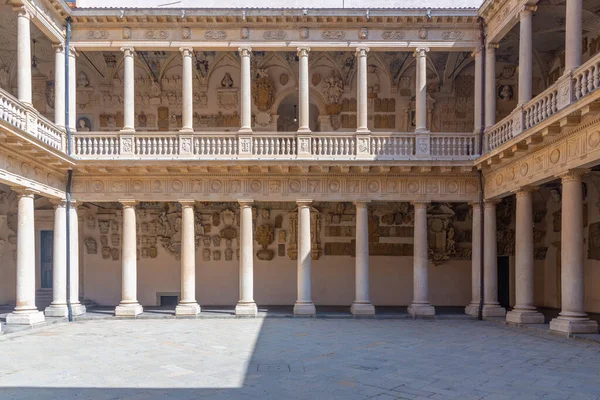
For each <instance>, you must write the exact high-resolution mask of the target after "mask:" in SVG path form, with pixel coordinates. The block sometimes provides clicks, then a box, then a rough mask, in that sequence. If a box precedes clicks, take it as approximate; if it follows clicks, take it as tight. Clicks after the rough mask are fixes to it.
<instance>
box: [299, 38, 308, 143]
mask: <svg viewBox="0 0 600 400" xmlns="http://www.w3.org/2000/svg"><path fill="white" fill-rule="evenodd" d="M309 51H310V49H309V48H306V47H302V48H298V57H299V61H298V63H299V71H300V76H299V79H298V82H299V87H298V92H299V96H300V97H299V100H298V132H310V123H309V121H310V116H309V108H310V98H309V87H308V85H309V79H308V53H309Z"/></svg>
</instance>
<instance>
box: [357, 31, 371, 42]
mask: <svg viewBox="0 0 600 400" xmlns="http://www.w3.org/2000/svg"><path fill="white" fill-rule="evenodd" d="M368 37H369V31H368V30H367V28H360V30H359V31H358V38H359V39H361V40H365V39H367V38H368Z"/></svg>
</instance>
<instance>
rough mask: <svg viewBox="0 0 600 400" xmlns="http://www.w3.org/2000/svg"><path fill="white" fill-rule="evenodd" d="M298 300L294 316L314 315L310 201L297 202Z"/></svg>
mask: <svg viewBox="0 0 600 400" xmlns="http://www.w3.org/2000/svg"><path fill="white" fill-rule="evenodd" d="M296 204H298V300H296V304H294V315H308V316H314V315H316V313H317V312H316V309H315V304H314V303H313V301H312V294H311V262H312V250H311V239H310V205H311V204H312V200H298V201H296Z"/></svg>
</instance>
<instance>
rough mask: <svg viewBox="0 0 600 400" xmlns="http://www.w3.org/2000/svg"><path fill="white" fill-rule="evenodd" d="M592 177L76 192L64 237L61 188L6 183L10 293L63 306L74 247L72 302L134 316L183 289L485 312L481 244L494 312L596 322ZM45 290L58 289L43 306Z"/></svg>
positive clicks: (311, 304) (224, 301)
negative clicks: (250, 193) (451, 189)
mask: <svg viewBox="0 0 600 400" xmlns="http://www.w3.org/2000/svg"><path fill="white" fill-rule="evenodd" d="M595 182H596V175H595V172H590V173H586V174H584V173H579V172H573V173H569V174H566V175H564V176H562V177H561V178H560V179H559V180H555V181H552V182H549V183H547V184H544V185H543V186H541V187H537V188H531V187H526V188H522V189H521V190H519V191H518V192H517V193H516V194H515V195H512V196H510V197H509V198H506V199H503V200H502V201H497V200H494V201H486V202H484V203H483V207H481V205H480V204H479V203H442V202H419V201H414V202H412V203H406V202H403V203H400V202H398V203H395V202H382V201H368V200H364V201H355V202H353V203H349V202H348V203H343V202H335V203H334V202H331V203H327V202H322V201H311V200H310V199H298V200H296V201H286V202H264V201H254V200H252V199H239V200H238V201H237V202H231V201H230V202H221V203H218V202H203V201H200V200H194V199H181V200H180V201H178V202H169V203H165V202H147V201H142V202H140V201H137V200H136V199H135V198H131V199H127V200H123V199H122V200H120V201H115V202H103V203H91V202H83V203H77V202H73V203H71V204H70V205H69V211H68V215H69V220H70V227H71V229H70V230H69V236H70V237H69V239H67V237H66V235H67V232H66V219H67V207H66V204H65V203H64V202H54V203H50V202H49V201H48V200H46V199H44V198H42V197H39V196H38V195H36V194H35V193H32V192H28V191H19V190H18V189H7V190H8V191H7V192H6V193H7V194H6V196H5V197H4V200H5V201H4V206H5V210H4V212H5V218H4V220H5V222H6V223H5V224H4V225H5V226H3V227H2V229H3V230H4V231H3V232H1V233H0V234H2V235H3V236H4V239H3V241H4V243H5V244H6V245H5V246H4V247H3V254H2V260H3V261H2V268H1V269H0V272H1V273H2V275H3V277H4V279H2V293H0V296H1V300H0V303H1V304H14V305H15V307H14V311H13V312H12V313H10V314H9V315H8V316H7V317H6V323H7V324H35V323H37V322H41V321H42V320H43V319H44V314H45V315H47V316H60V315H65V312H66V295H67V290H66V288H67V282H66V276H67V274H66V268H67V257H69V258H70V263H69V264H70V271H71V274H70V278H71V281H70V283H69V285H70V292H71V295H70V296H71V303H72V304H73V305H74V307H73V310H74V313H75V314H82V313H85V311H86V309H85V306H84V305H83V303H85V304H87V305H98V306H104V307H106V306H114V313H115V315H117V316H135V315H138V314H139V313H141V312H142V311H143V306H159V305H161V304H163V303H166V302H168V301H169V300H174V301H175V303H176V304H177V305H176V306H174V307H173V312H174V313H175V314H176V315H178V316H190V315H197V314H198V313H199V312H201V309H202V306H203V305H205V306H219V305H220V306H227V305H230V306H231V307H233V306H234V305H235V312H236V314H237V315H251V316H252V315H256V313H257V306H256V304H259V305H290V306H291V305H293V307H294V309H293V310H294V313H295V314H296V315H314V314H315V312H316V308H315V305H317V306H318V305H328V306H346V307H348V308H349V309H350V310H351V312H352V313H353V314H355V315H372V314H373V313H374V312H375V308H374V306H408V312H409V313H410V314H411V315H413V316H433V315H435V306H463V307H466V309H465V311H466V313H467V314H471V315H476V313H477V310H478V305H479V294H480V286H479V282H480V265H481V261H480V260H481V251H482V249H484V251H483V266H484V268H483V270H484V278H485V279H484V301H483V304H484V305H483V315H484V317H498V316H502V317H503V316H505V315H506V319H507V320H508V321H510V322H516V323H538V322H540V321H543V316H542V315H541V314H540V313H538V312H537V310H536V307H554V308H560V309H561V314H560V316H559V317H558V318H556V319H555V320H553V321H552V323H551V326H550V327H551V329H553V330H557V331H561V332H571V333H574V332H597V325H596V323H595V322H593V321H590V320H589V319H588V318H587V314H586V313H587V312H598V311H600V299H599V298H598V297H597V296H598V295H597V290H595V287H596V286H597V283H598V279H597V276H596V273H597V272H596V270H597V268H598V265H597V264H598V260H597V259H598V258H599V257H598V255H597V254H596V250H595V248H596V246H595V243H596V242H597V240H598V239H597V238H598V232H597V227H598V224H597V223H596V222H595V221H600V209H599V208H598V207H597V203H598V200H599V195H598V191H597V190H595V189H594V188H595ZM11 207H14V210H13V209H11ZM482 222H483V231H484V232H483V233H484V234H483V241H482V235H481V233H480V232H481V225H482ZM45 232H52V234H51V235H49V234H48V233H45ZM67 242H68V243H70V244H71V245H70V247H69V249H68V251H67V246H66V243H67ZM586 248H587V251H586ZM67 253H68V255H67ZM586 253H587V254H586ZM42 289H46V291H49V292H51V293H52V295H51V299H49V301H48V303H50V304H48V305H47V306H46V305H43V304H41V303H42V302H41V301H39V293H40V291H41V290H42ZM36 294H38V296H36ZM36 297H37V299H38V301H37V303H38V304H36ZM507 308H510V309H511V311H510V312H509V313H508V314H506V309H507Z"/></svg>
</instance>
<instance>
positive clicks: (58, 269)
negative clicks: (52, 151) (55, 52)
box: [44, 59, 68, 317]
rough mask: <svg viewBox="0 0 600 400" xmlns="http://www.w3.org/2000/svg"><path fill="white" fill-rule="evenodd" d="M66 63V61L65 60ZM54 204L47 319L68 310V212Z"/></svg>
mask: <svg viewBox="0 0 600 400" xmlns="http://www.w3.org/2000/svg"><path fill="white" fill-rule="evenodd" d="M63 61H64V59H63ZM53 203H54V238H53V240H54V243H53V249H52V303H51V304H50V305H49V306H48V307H46V309H45V310H44V314H45V315H46V317H66V316H67V315H68V310H67V251H66V249H67V243H66V242H67V234H66V228H67V211H66V202H65V201H64V200H59V201H53Z"/></svg>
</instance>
